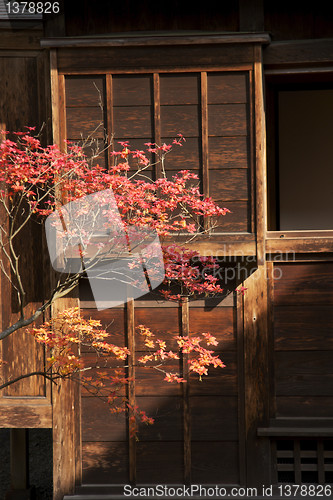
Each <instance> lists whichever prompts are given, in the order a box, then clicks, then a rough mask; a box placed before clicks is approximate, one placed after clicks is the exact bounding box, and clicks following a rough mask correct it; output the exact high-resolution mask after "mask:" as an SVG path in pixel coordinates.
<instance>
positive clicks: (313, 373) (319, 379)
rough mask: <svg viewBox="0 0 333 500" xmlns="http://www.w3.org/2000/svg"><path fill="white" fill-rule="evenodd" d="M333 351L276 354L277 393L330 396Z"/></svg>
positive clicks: (332, 376)
mask: <svg viewBox="0 0 333 500" xmlns="http://www.w3.org/2000/svg"><path fill="white" fill-rule="evenodd" d="M332 360H333V351H324V352H323V351H316V353H315V354H314V353H313V352H311V351H305V352H303V351H299V352H295V351H292V352H285V351H284V352H277V353H275V379H276V381H275V386H276V395H277V396H331V395H332V393H333V370H332Z"/></svg>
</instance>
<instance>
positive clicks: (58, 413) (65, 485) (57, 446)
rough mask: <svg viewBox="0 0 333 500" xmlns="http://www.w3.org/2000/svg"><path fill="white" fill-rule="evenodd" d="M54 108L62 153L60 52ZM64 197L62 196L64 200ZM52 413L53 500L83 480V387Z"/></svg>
mask: <svg viewBox="0 0 333 500" xmlns="http://www.w3.org/2000/svg"><path fill="white" fill-rule="evenodd" d="M50 77H51V104H52V132H53V142H54V143H55V144H58V146H59V147H60V148H61V149H62V148H63V147H64V144H63V139H64V138H65V134H66V124H65V121H66V116H65V102H64V100H65V82H64V77H63V76H61V77H59V75H58V66H57V52H56V50H51V52H50ZM62 194H63V193H60V195H61V196H62ZM78 304H79V303H78V299H76V298H73V297H64V298H61V299H58V300H56V301H55V302H54V303H53V305H52V308H51V315H52V316H53V317H54V316H56V315H57V314H58V313H59V312H60V311H63V310H64V309H67V308H70V307H77V306H78ZM52 409H53V422H52V426H53V500H62V498H63V496H64V495H65V494H71V493H74V490H75V485H76V484H78V483H79V482H80V480H81V429H80V427H81V426H80V387H79V384H78V383H77V382H74V381H72V380H69V379H67V380H66V379H65V380H59V381H58V382H57V385H56V386H53V387H52Z"/></svg>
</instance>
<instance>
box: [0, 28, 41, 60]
mask: <svg viewBox="0 0 333 500" xmlns="http://www.w3.org/2000/svg"><path fill="white" fill-rule="evenodd" d="M37 23H38V24H37ZM37 23H36V27H35V28H34V29H33V30H32V29H29V28H27V27H26V28H24V29H12V28H7V29H6V27H2V28H1V41H0V50H8V48H10V49H11V50H12V51H21V50H22V51H24V52H26V51H27V50H28V51H29V52H32V51H33V52H34V53H35V54H36V53H37V52H39V51H40V40H41V38H42V37H43V36H44V30H43V23H42V22H38V21H37Z"/></svg>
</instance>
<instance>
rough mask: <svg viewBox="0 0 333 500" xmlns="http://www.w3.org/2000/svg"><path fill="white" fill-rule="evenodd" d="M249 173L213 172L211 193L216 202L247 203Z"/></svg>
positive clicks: (231, 170) (230, 170)
mask: <svg viewBox="0 0 333 500" xmlns="http://www.w3.org/2000/svg"><path fill="white" fill-rule="evenodd" d="M248 177H249V173H248V171H247V170H246V169H241V168H239V169H220V170H212V171H211V172H210V176H209V192H210V196H211V197H212V198H213V200H215V201H217V202H218V201H220V200H221V201H223V203H227V202H228V201H247V200H248V199H249V186H248V184H249V179H248Z"/></svg>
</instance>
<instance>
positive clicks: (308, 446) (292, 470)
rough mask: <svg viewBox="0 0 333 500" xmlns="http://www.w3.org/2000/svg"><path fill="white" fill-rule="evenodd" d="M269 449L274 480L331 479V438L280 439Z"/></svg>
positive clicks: (319, 482) (325, 480) (324, 480)
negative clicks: (271, 456)
mask: <svg viewBox="0 0 333 500" xmlns="http://www.w3.org/2000/svg"><path fill="white" fill-rule="evenodd" d="M272 453H273V467H274V471H273V473H274V476H275V482H276V483H292V484H303V483H311V484H327V483H333V439H332V440H330V439H279V440H277V441H273V442H272Z"/></svg>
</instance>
